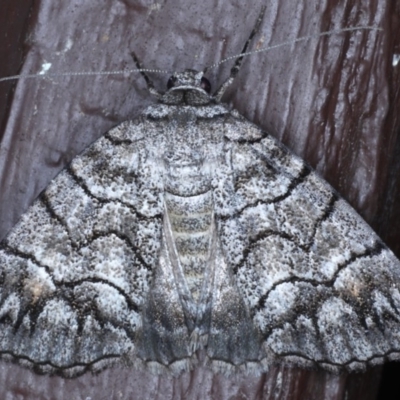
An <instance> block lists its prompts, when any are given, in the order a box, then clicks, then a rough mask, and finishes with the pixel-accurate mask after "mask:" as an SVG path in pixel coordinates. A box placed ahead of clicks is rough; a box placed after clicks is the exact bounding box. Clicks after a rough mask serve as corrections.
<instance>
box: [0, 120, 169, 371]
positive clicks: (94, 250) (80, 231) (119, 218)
mask: <svg viewBox="0 0 400 400" xmlns="http://www.w3.org/2000/svg"><path fill="white" fill-rule="evenodd" d="M141 124H142V125H143V124H145V125H146V122H143V120H142V119H140V118H139V119H138V120H136V121H135V122H126V123H124V124H122V125H120V126H119V127H117V128H115V129H114V130H112V131H110V132H109V133H108V134H107V135H106V136H104V137H102V138H101V139H99V140H98V141H96V142H95V143H94V144H93V145H92V146H90V147H89V148H88V149H87V150H86V151H85V152H84V153H83V154H82V155H80V156H78V157H76V158H75V159H74V161H73V162H72V163H71V164H70V166H69V167H68V168H67V169H65V170H64V171H62V172H61V173H60V174H59V175H58V176H57V177H56V178H55V179H54V180H53V181H52V182H51V183H50V185H49V186H48V188H47V189H46V190H45V191H44V192H43V193H42V194H41V196H40V198H39V199H38V200H36V202H35V203H34V204H33V206H32V207H31V208H30V209H29V210H28V212H27V213H26V214H24V215H23V217H22V219H21V220H20V222H19V223H18V224H17V225H16V226H15V227H14V229H13V230H12V231H11V233H10V234H9V235H8V236H7V238H6V240H5V241H4V242H3V243H2V244H1V248H0V355H1V356H2V358H5V359H15V358H17V359H18V360H19V361H20V362H21V363H23V364H26V365H28V366H31V367H34V368H36V369H37V370H39V371H41V372H56V373H61V374H63V375H67V376H68V375H70V376H74V375H77V374H79V373H83V372H84V371H86V370H87V369H92V370H95V369H100V368H102V367H103V366H104V365H107V364H109V363H110V362H112V361H113V360H114V359H119V358H120V357H121V356H124V355H125V356H126V355H129V354H130V353H131V352H132V351H133V350H134V342H133V341H134V337H135V334H136V332H137V330H138V329H139V328H140V323H141V319H140V317H141V316H140V308H141V305H142V304H143V301H144V298H145V295H146V293H147V291H148V287H149V285H150V283H151V271H152V268H153V267H154V264H155V259H156V257H157V254H158V250H159V247H160V237H161V236H160V235H161V224H162V217H161V214H160V212H161V208H160V204H161V203H160V202H159V201H158V198H157V196H158V194H159V193H158V192H157V183H155V186H153V187H151V185H150V184H151V179H149V173H150V175H151V176H154V174H151V172H149V171H148V170H147V169H146V167H145V166H143V165H141V164H140V155H141V154H143V153H144V151H143V149H142V148H141V139H142V137H141V136H140V133H141V134H143V132H145V133H146V135H151V134H152V127H153V125H154V124H153V125H152V124H150V123H148V125H149V126H144V127H143V126H142V125H141ZM146 180H147V183H146V185H145V186H146V188H147V189H146V188H143V187H142V186H143V182H144V181H146ZM148 188H151V189H152V191H150V192H149V190H148ZM139 248H140V251H139Z"/></svg>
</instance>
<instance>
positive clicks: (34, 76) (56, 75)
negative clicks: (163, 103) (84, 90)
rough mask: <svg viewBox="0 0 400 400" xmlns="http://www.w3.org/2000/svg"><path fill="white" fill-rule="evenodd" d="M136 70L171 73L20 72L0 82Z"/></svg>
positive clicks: (98, 72) (106, 72)
mask: <svg viewBox="0 0 400 400" xmlns="http://www.w3.org/2000/svg"><path fill="white" fill-rule="evenodd" d="M136 72H140V73H141V74H142V75H144V76H147V75H146V72H147V73H156V74H169V75H170V74H171V72H170V71H166V70H161V69H148V68H137V69H121V70H116V71H83V72H59V73H57V72H55V73H42V74H21V75H12V76H6V77H4V78H0V82H5V81H12V80H17V79H33V78H60V77H65V76H97V75H129V74H132V73H136ZM147 79H148V78H147ZM146 82H147V81H146ZM150 83H151V82H150ZM149 90H150V89H149ZM154 90H155V89H154ZM156 92H157V91H156ZM152 93H153V92H152ZM157 93H158V92H157ZM153 94H154V93H153Z"/></svg>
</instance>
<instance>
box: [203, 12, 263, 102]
mask: <svg viewBox="0 0 400 400" xmlns="http://www.w3.org/2000/svg"><path fill="white" fill-rule="evenodd" d="M266 8H267V7H266V6H264V7H262V8H261V11H260V14H259V16H258V18H257V21H256V25H255V26H254V28H253V30H252V31H251V33H250V36H249V38H248V39H247V40H246V43H245V44H244V47H243V50H242V52H241V53H240V54H238V55H237V56H233V57H231V59H232V58H236V62H235V64H234V66H233V67H232V68H231V73H230V75H229V78H228V79H227V80H226V81H225V82H224V83H223V84H222V85H221V86H220V88H219V89H218V90H217V91H216V92H215V94H214V98H215V100H217V101H220V100H221V98H222V96H223V94H224V93H225V91H226V89H227V88H228V87H229V86H230V85H231V84H232V82H233V81H234V79H235V77H236V75H237V74H238V72H239V70H240V67H241V65H242V60H243V57H244V55H245V54H247V53H246V51H247V48H248V47H249V44H250V42H251V41H252V40H253V38H254V36H255V35H256V34H257V32H258V30H259V29H260V25H261V22H262V20H263V19H264V14H265V10H266ZM216 65H219V64H216ZM213 67H214V65H212V66H211V67H210V68H213ZM207 69H208V68H207V67H206V68H205V69H204V71H203V72H204V73H206V71H207Z"/></svg>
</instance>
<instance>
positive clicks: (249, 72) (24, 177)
mask: <svg viewBox="0 0 400 400" xmlns="http://www.w3.org/2000/svg"><path fill="white" fill-rule="evenodd" d="M3 3H4V8H3V9H4V10H6V12H5V13H4V12H3V13H2V15H1V16H0V34H1V36H0V49H1V52H2V54H1V56H2V60H7V62H6V63H5V64H3V63H2V65H1V67H0V68H1V69H0V72H1V74H2V76H4V75H10V74H14V73H36V72H39V71H40V70H41V68H42V66H44V65H45V64H46V63H51V69H50V71H51V72H63V71H87V70H114V69H123V68H134V65H133V63H132V59H131V56H130V51H131V50H134V51H135V52H136V53H137V55H138V56H139V58H140V59H141V60H142V63H143V64H144V65H145V66H146V67H148V68H162V69H168V70H171V71H174V70H181V69H184V68H195V69H202V68H204V66H206V65H210V64H212V63H214V62H217V61H219V60H220V59H222V58H224V57H227V56H229V55H232V54H236V53H238V52H240V50H241V49H242V46H243V43H244V41H245V40H246V39H247V36H248V35H249V33H250V31H251V29H252V27H253V25H254V22H255V19H256V18H257V15H258V13H259V10H260V8H261V5H262V4H264V1H262V0H258V1H253V2H251V3H247V2H246V3H245V2H235V3H233V2H230V1H228V0H220V1H216V0H214V1H213V0H205V1H203V2H201V3H200V2H195V1H192V0H190V1H187V0H186V1H185V0H170V1H169V2H165V3H151V2H150V1H146V2H145V1H142V2H138V1H133V0H129V1H126V2H116V1H115V0H104V1H102V2H99V1H96V0H85V1H83V0H71V1H69V2H54V1H51V0H42V1H40V2H39V1H37V2H32V3H30V2H27V1H26V0H3ZM360 3H362V4H360ZM11 16H13V17H12V18H11ZM1 19H3V21H1ZM1 22H3V23H1ZM372 24H373V25H379V26H381V27H382V28H383V29H384V31H383V32H370V33H366V32H357V33H351V34H349V33H347V34H342V35H335V36H331V37H329V38H323V39H320V40H312V41H309V42H306V43H300V44H296V45H291V46H287V47H284V48H281V49H279V50H273V51H270V52H268V53H262V54H260V55H256V56H252V57H250V58H248V59H246V60H245V62H244V65H243V69H242V70H241V72H240V74H239V76H238V78H237V80H236V82H235V84H234V85H233V86H232V88H231V89H230V90H229V91H228V93H226V96H225V98H224V100H225V101H227V102H230V103H231V104H232V105H233V106H234V107H236V108H237V109H238V110H239V112H240V113H242V114H243V115H245V116H246V117H247V118H248V119H249V120H251V121H253V122H255V123H257V124H258V125H260V126H261V127H262V128H264V129H266V130H267V131H268V132H270V133H271V134H272V135H274V136H275V137H277V138H279V139H280V140H282V141H283V142H284V143H285V144H286V145H287V146H288V147H289V148H291V149H292V150H293V151H294V152H295V153H296V154H298V155H299V156H301V157H303V158H304V159H306V160H307V161H308V162H309V163H310V164H311V165H312V166H313V167H314V168H316V169H317V170H318V172H319V173H320V174H321V175H322V176H323V177H324V178H325V179H326V180H327V181H328V182H330V183H331V184H332V186H333V187H335V188H336V189H337V190H338V192H339V193H341V195H342V196H343V197H344V198H345V199H347V200H348V201H349V202H350V203H351V204H352V205H353V207H355V209H356V210H357V211H358V212H359V213H360V214H361V215H362V216H363V217H364V218H365V219H366V220H367V222H369V223H370V224H371V225H372V227H373V228H374V229H375V230H376V231H377V232H378V233H379V234H380V236H381V237H382V238H383V240H384V241H386V242H387V244H388V245H389V246H390V247H391V248H392V249H393V250H394V251H395V252H396V254H397V255H398V256H400V228H399V226H400V225H399V222H400V207H399V204H400V182H399V179H400V173H399V172H400V157H399V155H400V140H399V125H400V124H399V117H398V115H399V113H398V110H399V106H400V104H399V102H400V99H399V87H400V86H399V72H398V71H399V69H400V64H399V66H397V67H396V66H392V58H393V54H394V53H396V52H397V53H400V44H399V38H398V35H397V34H394V32H399V28H400V22H399V10H398V9H396V2H381V1H379V0H374V1H373V0H368V1H364V2H359V1H356V0H353V1H350V0H347V1H346V0H343V1H339V0H337V1H327V0H326V1H322V2H321V1H319V0H309V1H305V0H304V1H301V2H293V1H290V0H279V1H278V0H273V1H268V2H267V11H266V16H265V19H264V22H263V25H262V29H261V31H260V34H259V35H258V36H257V38H256V40H255V42H254V43H253V48H255V47H261V46H268V45H271V44H275V43H280V42H283V41H287V40H289V39H295V38H297V37H300V36H304V35H307V34H312V33H318V32H321V31H325V30H330V29H335V28H342V27H349V26H355V25H372ZM396 41H397V42H396ZM22 60H24V61H23V62H22ZM229 68H230V64H229V63H225V64H224V65H222V66H221V67H219V68H217V69H213V70H211V71H210V73H209V75H208V77H209V79H210V81H211V83H212V85H213V87H214V88H216V87H218V85H219V84H220V83H221V82H222V81H223V80H224V79H225V78H226V77H227V75H228V70H229ZM167 79H168V76H164V75H154V76H153V80H154V82H155V84H156V86H157V88H158V89H159V90H163V89H164V87H165V85H166V81H167ZM152 101H153V99H152V98H151V97H150V96H149V94H148V92H147V90H146V87H145V84H144V82H143V79H142V78H141V77H140V76H139V75H132V76H129V77H124V76H119V77H108V78H105V77H85V78H82V77H79V78H62V79H39V80H25V81H20V82H18V83H14V84H11V83H6V84H4V83H0V118H1V125H0V127H1V128H2V130H1V132H0V140H1V142H0V143H1V147H0V239H1V238H2V237H4V235H5V234H6V233H7V231H8V230H9V229H10V228H11V227H12V226H13V224H15V222H16V221H17V220H18V218H19V216H20V215H21V214H22V213H23V211H24V210H26V208H27V207H28V206H29V205H30V204H31V203H32V201H33V200H34V199H35V198H36V197H37V195H38V194H39V193H40V192H41V191H42V190H43V189H44V188H45V187H46V186H47V184H48V182H49V180H50V179H51V178H52V177H54V176H55V175H56V174H57V173H58V172H59V171H60V170H61V169H62V168H63V167H64V166H65V164H66V163H68V162H69V161H70V160H71V159H72V158H73V157H74V155H76V154H78V153H79V152H80V151H82V150H83V149H84V148H85V147H86V146H87V145H88V144H90V143H91V142H92V141H93V140H95V139H96V138H98V137H99V136H101V135H102V134H103V133H105V132H106V131H107V130H108V129H110V128H111V127H112V126H115V125H116V124H118V123H119V122H121V121H123V120H125V119H127V118H132V117H134V116H136V115H138V113H139V112H140V110H141V109H142V108H143V107H144V106H146V105H147V104H150V103H151V102H152ZM390 368H393V369H396V368H397V366H396V365H395V366H393V367H391V366H390V367H385V369H388V370H389V369H390ZM389 372H390V371H389ZM387 376H388V377H389V373H387ZM398 376H399V375H398ZM379 378H380V369H379V368H375V369H371V370H369V371H368V372H367V373H366V374H351V375H341V376H335V375H330V374H327V373H324V372H323V371H302V370H296V369H291V368H285V367H281V368H279V367H277V368H273V369H272V370H271V371H270V372H269V373H268V374H266V375H263V376H261V377H250V378H249V377H235V378H232V379H228V378H225V377H221V376H214V375H212V374H211V373H209V372H208V371H204V370H202V369H199V370H196V371H194V372H192V373H188V374H184V375H183V376H181V377H179V378H175V379H173V378H169V377H154V376H151V375H148V374H146V373H143V372H138V371H133V370H129V369H125V368H122V367H117V368H113V369H110V370H107V371H104V372H103V373H101V374H99V375H97V376H92V375H84V376H82V377H80V378H78V379H75V380H64V379H62V378H58V377H47V376H38V375H36V374H34V373H33V372H31V371H27V370H25V369H23V368H21V367H19V366H16V365H12V364H6V363H1V364H0V398H1V399H2V398H10V399H14V398H15V399H16V398H18V399H60V400H61V399H71V398H73V399H86V398H87V397H91V398H92V399H135V398H140V399H202V400H203V399H204V400H206V399H221V400H224V399H244V398H246V399H302V400H304V399H332V400H336V399H345V398H346V399H348V400H350V399H363V400H368V399H371V400H372V399H374V398H376V393H377V390H378V386H379ZM397 380H398V379H397ZM397 380H396V379H395V380H394V384H395V383H396V381H397ZM391 384H393V381H390V379H389V380H386V381H385V385H386V387H388V386H389V385H391ZM7 396H8V397H7ZM382 398H385V399H390V397H382Z"/></svg>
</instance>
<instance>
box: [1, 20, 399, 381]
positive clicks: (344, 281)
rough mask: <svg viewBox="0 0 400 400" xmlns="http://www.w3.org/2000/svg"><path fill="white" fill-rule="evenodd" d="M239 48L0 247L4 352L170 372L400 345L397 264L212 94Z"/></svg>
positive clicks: (41, 203)
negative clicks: (217, 71) (221, 69)
mask: <svg viewBox="0 0 400 400" xmlns="http://www.w3.org/2000/svg"><path fill="white" fill-rule="evenodd" d="M261 17H262V15H261V16H260V18H259V19H258V20H257V24H256V28H255V29H254V31H253V32H252V35H251V36H250V38H252V37H253V36H254V32H256V31H257V27H258V25H259V22H260V21H261ZM248 43H249V42H246V45H245V48H244V52H245V51H246V48H247V45H248ZM241 62H242V57H239V58H238V59H237V61H236V63H235V65H234V66H233V68H232V71H231V76H230V77H229V79H228V80H227V83H226V84H224V85H222V88H220V89H219V90H217V91H216V92H215V94H214V95H210V87H209V83H208V82H207V80H205V78H204V76H203V73H202V72H196V71H191V70H187V71H183V72H180V73H177V74H174V76H173V77H172V78H171V79H170V81H169V85H168V86H169V88H168V90H167V91H166V92H165V93H164V94H159V102H158V104H155V105H152V106H150V107H149V108H147V109H146V110H145V111H144V112H143V113H142V114H141V115H140V116H139V117H138V118H137V119H135V120H133V121H127V122H124V123H122V124H121V125H119V126H117V127H116V128H114V129H113V130H111V131H109V132H108V133H107V134H106V135H105V136H104V137H102V138H101V139H99V140H98V141H96V142H95V143H94V144H92V145H91V146H90V147H89V148H88V149H87V150H86V151H85V152H84V153H82V154H81V155H80V156H78V157H76V158H75V159H74V160H73V161H72V163H71V164H70V166H69V167H68V168H67V169H65V170H64V171H63V172H61V173H60V174H59V175H58V176H57V178H56V179H54V180H53V181H52V182H51V184H50V185H49V187H48V188H47V189H46V190H45V191H44V192H43V194H42V195H41V196H40V198H39V199H38V200H37V201H36V202H35V203H34V204H33V206H32V207H31V208H30V209H29V211H28V212H27V213H26V214H25V215H24V216H23V217H22V218H21V220H20V222H19V223H18V224H17V225H16V226H15V228H14V229H13V230H12V231H11V232H10V233H9V235H8V236H7V237H6V239H5V240H4V242H3V243H2V247H1V250H0V282H1V287H0V290H1V292H0V324H1V329H0V332H1V333H0V354H1V355H2V356H3V357H4V358H6V359H9V358H15V359H18V360H20V361H21V362H22V363H23V364H24V365H28V366H32V367H35V368H37V369H39V370H41V371H42V372H49V373H58V374H61V375H65V376H76V375H78V374H80V373H83V372H85V371H86V370H90V369H92V370H97V369H100V368H103V367H104V366H105V365H108V364H109V363H112V362H114V361H117V360H120V359H124V360H126V361H128V362H130V363H133V364H135V365H138V366H143V367H145V368H148V369H150V370H152V371H155V372H164V371H165V372H172V373H176V374H177V373H180V372H182V371H185V370H187V369H190V368H192V367H194V366H196V365H197V364H198V363H199V359H201V360H204V362H205V363H206V364H207V365H209V366H210V368H212V369H214V370H215V371H222V372H224V373H236V372H245V373H258V372H262V371H266V370H267V369H268V367H269V366H271V365H272V364H273V363H276V362H284V363H285V362H287V363H291V364H297V365H300V366H313V365H319V366H321V367H323V368H326V369H329V370H333V371H338V370H340V369H348V370H359V369H363V368H365V367H366V366H367V365H370V364H375V363H380V362H383V361H384V360H385V359H386V358H387V357H388V356H389V355H390V357H391V358H397V357H398V353H399V351H400V342H399V339H398V337H399V311H398V310H399V306H400V295H399V261H398V260H397V259H396V258H395V257H394V255H393V254H392V252H391V251H390V250H388V249H387V248H386V247H385V245H384V244H383V243H382V242H381V241H380V239H379V238H378V237H377V236H376V235H375V234H374V232H373V231H372V230H371V229H370V228H369V227H368V225H367V224H366V223H365V222H364V221H363V220H362V219H361V218H360V217H359V216H358V215H357V214H356V213H355V212H354V211H353V210H352V209H351V207H350V206H349V205H348V204H347V203H346V202H345V201H344V200H342V199H341V198H340V197H339V196H338V195H337V194H336V193H335V192H334V191H333V190H332V188H331V187H330V186H329V185H327V184H326V183H325V182H324V181H323V180H322V179H321V178H320V177H318V176H317V174H316V173H315V172H313V171H312V170H311V169H310V168H309V167H308V166H307V165H306V164H305V163H304V162H303V161H302V160H301V159H299V158H298V157H296V156H294V155H293V154H291V153H290V152H289V151H288V150H287V149H286V148H285V147H284V146H283V145H282V144H280V143H279V142H277V141H276V140H275V139H274V138H272V137H271V136H269V135H268V134H266V133H265V132H263V131H262V130H261V129H259V128H258V127H257V126H255V125H254V124H252V123H250V122H248V121H247V120H246V119H245V118H243V117H242V116H240V115H239V114H238V113H237V112H236V111H235V110H231V109H230V108H229V107H228V106H227V105H225V104H223V103H221V102H220V98H221V96H222V94H223V92H224V90H225V89H226V87H227V86H228V84H230V83H231V82H232V80H233V77H234V75H236V74H237V73H238V71H239V68H240V65H241ZM145 78H146V81H147V82H148V83H149V80H148V78H147V76H146V75H145ZM149 86H150V89H151V90H152V92H155V90H154V88H153V87H152V86H151V84H150V85H149ZM155 94H157V93H155ZM199 353H202V357H199ZM202 362H203V361H202Z"/></svg>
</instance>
